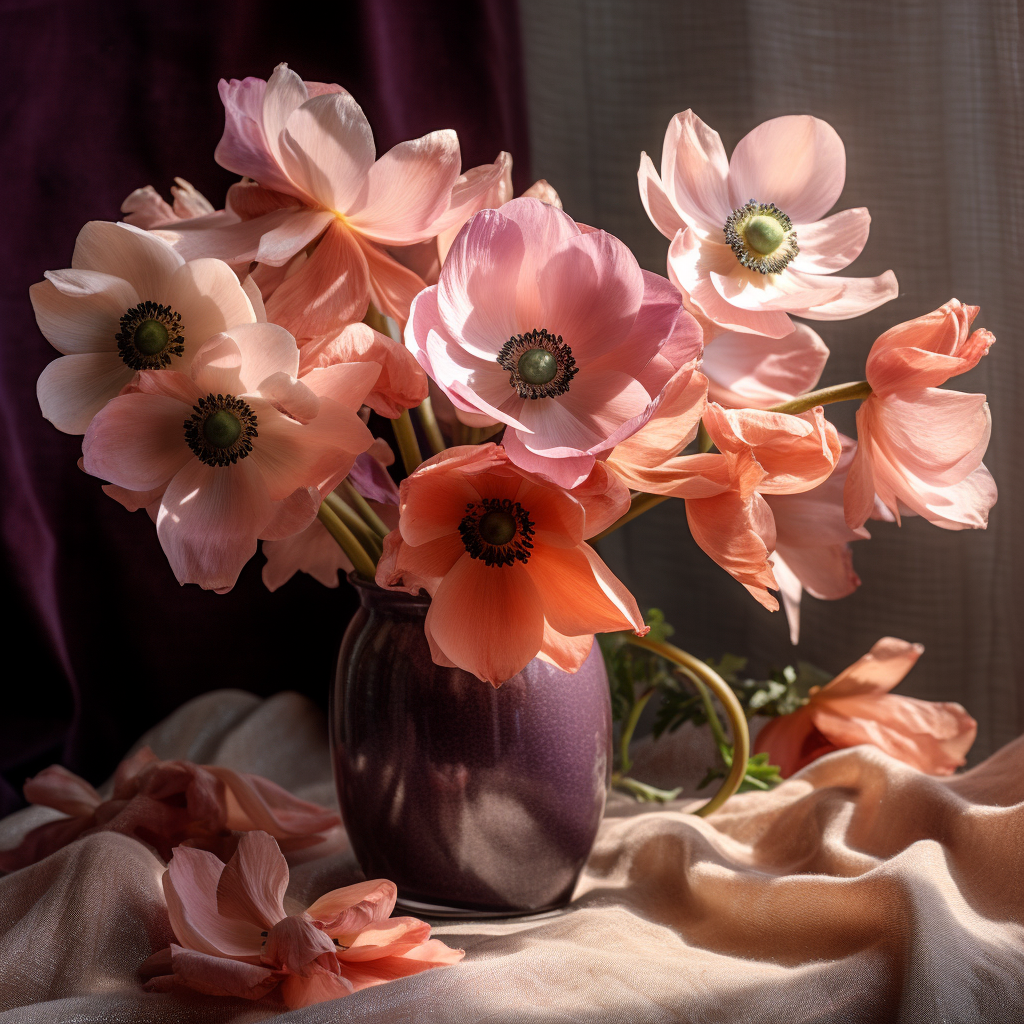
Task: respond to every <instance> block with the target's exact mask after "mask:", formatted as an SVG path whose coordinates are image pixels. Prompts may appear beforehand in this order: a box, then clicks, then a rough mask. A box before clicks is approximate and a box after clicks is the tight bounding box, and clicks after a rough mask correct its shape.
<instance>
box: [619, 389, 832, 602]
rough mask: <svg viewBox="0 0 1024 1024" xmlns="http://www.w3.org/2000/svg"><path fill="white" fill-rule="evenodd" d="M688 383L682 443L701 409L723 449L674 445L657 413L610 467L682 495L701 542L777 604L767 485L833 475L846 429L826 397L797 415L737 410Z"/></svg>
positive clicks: (757, 594) (781, 488) (772, 489)
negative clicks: (827, 410) (826, 408)
mask: <svg viewBox="0 0 1024 1024" xmlns="http://www.w3.org/2000/svg"><path fill="white" fill-rule="evenodd" d="M705 387H706V381H705ZM690 391H691V394H690V395H689V396H687V395H686V394H685V393H683V394H682V395H681V396H680V398H679V416H680V421H682V422H686V421H689V422H690V423H692V426H691V428H690V432H689V433H688V434H687V435H686V436H685V437H684V441H683V443H684V444H685V442H686V441H687V440H689V438H691V437H692V436H693V433H695V432H696V423H697V420H698V419H700V418H702V419H703V422H704V425H705V427H706V429H707V431H708V434H709V436H710V437H711V440H712V441H713V442H714V444H715V446H716V447H717V449H718V450H717V451H716V452H708V453H706V454H701V455H676V454H674V452H673V451H672V448H671V447H670V446H669V445H668V444H666V443H664V442H663V434H664V433H665V432H664V431H663V430H662V429H660V427H659V422H658V418H657V414H656V415H655V416H654V417H652V418H651V421H650V422H649V423H648V424H647V425H646V426H645V427H644V428H643V429H642V430H641V431H639V432H638V433H637V434H635V435H634V436H633V437H632V438H630V439H629V440H628V441H626V442H625V443H623V444H621V445H619V446H618V447H616V448H615V449H614V450H613V451H612V453H611V455H610V456H609V458H608V462H607V465H608V468H609V469H611V470H612V472H614V473H615V474H617V475H618V476H619V477H620V479H622V480H623V482H624V483H626V484H627V485H628V486H629V487H631V488H633V489H635V490H638V491H643V492H646V493H650V494H663V495H666V496H668V497H675V498H682V499H683V500H684V501H685V502H686V520H687V523H688V524H689V526H690V533H691V534H692V536H693V539H694V540H695V541H696V542H697V544H698V545H699V546H700V547H701V548H702V549H703V551H704V552H705V553H706V554H707V555H709V556H710V557H711V558H712V559H714V560H715V561H716V562H717V563H718V564H719V565H720V566H721V567H722V568H723V569H725V571H726V572H728V573H729V575H730V576H732V577H733V578H734V579H736V580H738V581H739V582H740V583H742V584H743V586H744V587H746V589H747V591H748V592H749V593H750V594H751V596H753V597H754V598H755V600H757V601H758V602H759V603H760V604H762V605H764V607H766V608H768V609H769V610H770V611H775V610H777V609H778V607H779V603H778V601H777V600H776V599H775V598H774V597H772V595H771V594H769V593H768V591H769V590H777V589H778V583H777V582H776V579H775V575H774V573H773V572H772V563H771V561H770V559H769V555H770V554H771V552H772V551H773V550H774V549H775V546H776V543H777V540H776V530H775V521H774V519H773V517H772V511H771V508H770V507H769V505H768V502H767V501H766V499H765V495H772V494H793V493H798V492H801V491H807V490H810V489H811V488H813V487H817V486H818V485H819V484H821V483H822V482H823V481H824V480H827V479H828V477H829V476H830V475H831V473H832V471H833V470H834V469H835V466H836V463H837V461H838V459H839V454H840V444H839V436H838V434H837V433H836V430H835V428H834V427H833V426H832V425H831V424H830V423H829V422H828V421H827V420H826V419H825V417H824V413H823V411H822V408H821V406H818V407H816V408H815V409H812V410H809V411H808V412H806V413H802V414H801V415H799V416H790V415H788V414H785V413H778V412H768V411H763V410H759V409H731V410H730V409H723V408H722V407H721V406H718V405H716V404H715V403H713V402H712V403H707V404H705V403H704V402H703V395H701V394H700V392H699V390H698V388H697V386H696V385H695V384H691V385H690ZM669 422H670V423H671V422H672V420H670V421H669ZM669 433H670V436H671V432H669ZM648 435H650V436H648Z"/></svg>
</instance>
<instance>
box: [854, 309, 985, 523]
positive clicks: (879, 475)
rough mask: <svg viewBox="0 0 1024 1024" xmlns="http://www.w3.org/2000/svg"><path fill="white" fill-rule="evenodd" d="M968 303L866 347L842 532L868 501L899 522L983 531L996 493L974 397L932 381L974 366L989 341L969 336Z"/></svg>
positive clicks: (981, 402) (980, 398) (859, 519)
mask: <svg viewBox="0 0 1024 1024" xmlns="http://www.w3.org/2000/svg"><path fill="white" fill-rule="evenodd" d="M977 314H978V307H977V306H964V305H962V304H961V303H960V302H959V300H957V299H950V300H949V302H947V303H946V304H945V305H944V306H941V307H940V308H939V309H937V310H935V311H934V312H932V313H928V314H926V315H925V316H919V317H917V318H916V319H914V320H909V321H907V322H906V323H902V324H897V325H896V326H895V327H892V328H890V329H889V330H888V331H886V332H885V333H884V334H883V335H881V336H880V337H879V338H878V339H877V340H876V341H875V343H874V345H872V346H871V352H870V353H869V354H868V361H867V372H866V376H867V380H868V383H869V384H870V385H871V394H870V395H869V396H868V397H867V398H866V399H865V400H864V401H863V402H862V403H861V406H860V408H859V409H858V410H857V455H856V458H854V460H853V464H852V465H851V467H850V473H849V476H848V477H847V480H846V491H845V502H846V521H847V523H848V524H849V526H850V528H851V529H857V528H858V527H860V526H863V525H864V523H865V521H866V520H867V519H868V518H869V517H871V516H872V514H873V512H874V509H875V504H876V500H877V501H878V502H880V503H881V504H882V505H883V506H884V507H885V508H886V509H887V510H888V512H889V513H890V514H891V515H892V516H893V517H894V518H895V519H896V521H897V522H899V519H900V514H901V513H902V514H904V515H908V514H909V515H919V516H922V517H923V518H925V519H927V520H928V521H929V522H930V523H934V524H935V525H936V526H941V527H942V528H943V529H946V530H965V529H975V530H977V529H984V528H985V527H986V526H987V525H988V513H989V509H991V507H992V506H993V505H994V504H995V501H996V497H997V491H996V485H995V481H994V480H993V479H992V474H991V473H990V472H989V471H988V469H987V468H986V467H985V465H984V463H983V462H982V461H981V460H982V459H983V458H984V456H985V450H986V448H987V447H988V439H989V435H990V434H991V432H992V417H991V415H990V413H989V410H988V403H987V402H986V401H985V396H984V395H974V394H966V393H964V392H961V391H948V390H946V389H944V388H942V387H940V386H939V385H941V384H944V383H945V382H946V381H947V380H949V378H950V377H955V376H957V375H958V374H961V373H966V372H967V371H968V370H970V369H972V368H973V367H975V366H977V364H978V362H979V361H980V359H981V357H982V356H984V355H986V354H987V352H988V350H989V348H990V347H991V346H992V344H993V343H994V342H995V340H996V339H995V338H994V337H993V335H992V334H990V333H989V332H988V331H985V330H978V331H975V332H974V333H973V334H969V331H970V327H971V322H972V321H973V320H974V318H975V316H977Z"/></svg>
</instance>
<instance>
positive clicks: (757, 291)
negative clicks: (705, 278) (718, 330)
mask: <svg viewBox="0 0 1024 1024" xmlns="http://www.w3.org/2000/svg"><path fill="white" fill-rule="evenodd" d="M710 277H711V283H712V284H713V285H714V287H715V291H717V292H718V294H719V295H721V296H722V298H723V299H725V301H726V302H728V303H729V304H730V305H731V306H735V307H737V308H738V309H744V310H748V311H751V312H770V311H772V310H797V309H807V308H810V307H811V306H823V305H824V304H825V303H828V302H830V301H831V300H833V299H835V298H837V297H838V296H839V295H840V293H841V292H842V290H843V284H842V279H841V278H838V277H831V276H826V275H821V274H800V273H799V272H798V271H795V270H792V269H788V268H787V269H786V270H784V271H782V273H781V274H759V273H758V272H757V271H756V270H749V269H747V268H746V267H742V266H740V264H739V263H738V262H734V264H733V266H732V267H731V268H730V269H729V271H728V273H725V274H721V273H718V272H717V271H714V270H712V271H711V273H710Z"/></svg>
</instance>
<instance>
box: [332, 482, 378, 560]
mask: <svg viewBox="0 0 1024 1024" xmlns="http://www.w3.org/2000/svg"><path fill="white" fill-rule="evenodd" d="M324 501H325V502H326V503H327V507H328V508H329V509H330V510H331V511H332V512H333V513H334V514H335V515H336V516H337V517H338V518H339V519H340V520H341V521H342V522H343V523H344V524H345V525H346V526H347V527H348V528H349V530H351V531H352V534H353V535H354V536H355V538H356V540H358V541H359V544H360V546H361V547H362V548H363V550H364V551H365V552H366V553H367V554H368V555H369V556H370V558H372V559H373V560H374V562H376V561H377V560H378V559H379V558H380V556H381V555H382V554H383V551H384V549H383V547H382V546H381V543H380V537H378V536H377V534H375V533H374V532H373V530H371V529H370V528H369V527H368V526H367V525H366V523H364V522H363V520H362V519H361V518H360V517H359V515H358V514H357V513H356V512H355V510H354V509H353V508H352V507H351V506H350V505H348V504H347V503H346V502H345V501H344V499H342V498H341V497H340V496H339V495H337V494H334V493H333V492H332V493H331V494H328V495H327V497H326V498H324Z"/></svg>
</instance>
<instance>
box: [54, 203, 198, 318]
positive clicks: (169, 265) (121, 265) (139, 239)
mask: <svg viewBox="0 0 1024 1024" xmlns="http://www.w3.org/2000/svg"><path fill="white" fill-rule="evenodd" d="M183 262H184V261H183V260H182V258H181V257H180V256H179V255H178V254H177V253H176V252H175V251H174V250H173V249H172V248H171V247H170V246H169V245H168V244H167V243H166V242H164V241H162V240H161V239H159V238H157V237H156V236H155V235H153V234H152V233H150V232H149V231H143V230H142V229H141V228H136V227H132V226H131V225H130V224H112V223H109V222H107V221H100V220H94V221H90V222H89V223H88V224H86V225H85V227H84V228H82V230H81V231H80V232H79V233H78V238H77V240H76V241H75V252H74V255H73V256H72V257H71V266H72V267H74V269H75V270H98V271H101V272H102V273H104V274H110V275H112V276H113V277H120V278H123V279H124V280H125V281H127V282H128V283H129V284H130V285H131V286H132V287H133V288H134V289H135V291H136V292H137V293H138V295H139V296H140V298H142V299H148V298H150V297H151V296H154V295H156V294H158V292H159V290H160V289H161V288H162V287H163V284H164V282H165V281H166V279H167V278H168V277H170V275H171V274H173V273H174V271H175V270H177V269H178V267H180V266H181V264H182V263H183Z"/></svg>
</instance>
